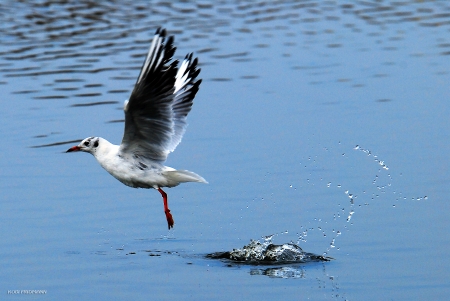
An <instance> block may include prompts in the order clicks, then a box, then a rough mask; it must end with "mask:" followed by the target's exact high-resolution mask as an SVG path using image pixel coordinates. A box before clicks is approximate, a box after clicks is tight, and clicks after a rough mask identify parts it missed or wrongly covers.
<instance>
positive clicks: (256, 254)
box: [206, 235, 332, 265]
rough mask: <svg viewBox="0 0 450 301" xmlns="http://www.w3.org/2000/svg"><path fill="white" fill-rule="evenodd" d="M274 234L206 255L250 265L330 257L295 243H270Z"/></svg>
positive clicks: (315, 260)
mask: <svg viewBox="0 0 450 301" xmlns="http://www.w3.org/2000/svg"><path fill="white" fill-rule="evenodd" d="M273 236H274V235H268V236H264V237H263V239H262V241H259V240H253V239H252V240H250V243H249V244H248V245H245V246H244V247H242V248H240V249H233V251H230V252H216V253H212V254H208V255H206V257H207V258H211V259H227V260H231V261H234V262H237V263H245V264H251V265H262V264H265V265H267V264H292V263H307V262H317V261H330V260H332V258H331V257H326V256H322V255H316V254H313V253H309V252H305V251H303V249H302V248H301V247H300V246H299V245H298V244H296V243H294V242H290V243H284V244H281V245H276V244H273V243H272V238H273Z"/></svg>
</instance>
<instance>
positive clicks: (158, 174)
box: [66, 28, 207, 230]
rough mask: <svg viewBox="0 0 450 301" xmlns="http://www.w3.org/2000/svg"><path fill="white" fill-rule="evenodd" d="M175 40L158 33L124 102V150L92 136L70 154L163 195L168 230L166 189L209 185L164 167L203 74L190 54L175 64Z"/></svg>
mask: <svg viewBox="0 0 450 301" xmlns="http://www.w3.org/2000/svg"><path fill="white" fill-rule="evenodd" d="M173 41H174V38H173V36H169V37H168V38H166V30H165V29H162V28H158V29H157V30H156V33H155V36H154V38H153V41H152V44H151V46H150V49H149V51H148V54H147V57H146V59H145V61H144V64H143V66H142V69H141V72H140V74H139V77H138V78H137V81H136V84H135V86H134V89H133V91H132V92H131V95H130V98H129V100H126V101H125V104H124V112H125V130H124V134H123V138H122V143H121V144H120V145H115V144H112V143H110V142H109V141H108V140H106V139H104V138H101V137H88V138H86V139H84V140H83V141H81V142H80V144H78V145H76V146H73V147H71V148H69V149H68V150H67V151H66V152H78V151H82V152H87V153H90V154H92V155H93V156H94V157H95V159H97V161H98V163H100V165H101V166H102V167H103V168H104V169H106V171H107V172H109V173H110V174H111V175H112V176H113V177H115V178H116V179H117V180H119V181H120V182H122V183H123V184H125V185H127V186H130V187H133V188H153V189H156V190H158V191H159V193H161V196H162V198H163V202H164V213H165V215H166V219H167V225H168V228H169V230H170V229H171V228H173V225H174V221H173V217H172V214H171V213H170V210H169V206H168V202H167V194H166V192H164V190H162V187H175V186H177V185H179V184H180V183H185V182H198V183H207V182H206V180H205V179H204V178H202V177H201V176H199V175H198V174H196V173H193V172H191V171H187V170H176V169H174V168H172V167H168V166H165V165H164V164H163V163H164V161H166V159H167V156H168V155H169V153H170V152H173V151H174V150H175V148H176V147H177V145H178V144H179V143H180V142H181V138H182V137H183V134H184V132H185V131H186V126H187V123H186V117H187V115H188V113H189V112H190V111H191V108H192V103H193V100H194V97H195V94H197V92H198V89H199V87H200V83H201V81H202V80H201V79H197V76H198V74H199V73H200V69H199V68H197V58H195V59H192V53H189V54H188V55H186V57H185V59H184V60H183V62H182V63H181V65H180V67H178V61H177V60H173V55H174V53H175V50H176V48H175V47H174V46H173Z"/></svg>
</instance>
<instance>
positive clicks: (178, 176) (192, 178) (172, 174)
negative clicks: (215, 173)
mask: <svg viewBox="0 0 450 301" xmlns="http://www.w3.org/2000/svg"><path fill="white" fill-rule="evenodd" d="M163 175H164V176H165V177H166V178H167V179H168V180H169V182H171V183H173V184H175V185H174V186H176V185H178V184H179V183H184V182H198V183H206V184H208V182H207V181H206V180H205V179H203V178H202V177H201V176H199V175H198V174H196V173H194V172H192V171H188V170H168V171H164V172H163Z"/></svg>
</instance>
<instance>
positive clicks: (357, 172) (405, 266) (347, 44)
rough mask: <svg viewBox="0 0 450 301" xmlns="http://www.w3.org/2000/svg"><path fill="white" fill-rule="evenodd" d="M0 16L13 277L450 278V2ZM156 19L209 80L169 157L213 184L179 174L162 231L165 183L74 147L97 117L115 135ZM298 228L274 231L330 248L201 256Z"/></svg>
mask: <svg viewBox="0 0 450 301" xmlns="http://www.w3.org/2000/svg"><path fill="white" fill-rule="evenodd" d="M0 20H1V21H2V26H1V27H0V34H1V37H2V38H1V41H0V45H1V47H0V87H1V88H2V104H3V110H2V111H1V112H0V114H1V118H2V121H3V127H2V130H1V132H0V133H1V135H2V141H4V147H3V151H2V153H1V157H0V158H1V159H0V170H1V171H0V177H1V180H2V181H1V182H2V184H1V187H2V188H1V191H2V198H3V202H2V210H1V212H3V213H2V214H0V226H1V227H2V228H3V229H6V230H7V231H6V230H5V231H6V233H4V238H3V240H2V243H1V247H0V252H1V253H0V254H1V258H2V266H3V267H4V273H3V276H0V283H2V284H1V285H0V287H1V288H2V289H3V290H4V292H5V291H7V290H12V289H29V288H30V287H31V288H36V289H47V290H48V291H49V294H50V293H51V294H52V295H53V296H58V297H60V298H62V299H64V298H66V297H67V296H68V295H69V293H70V294H71V295H74V296H77V297H78V298H80V299H87V298H89V299H92V296H94V298H95V299H105V300H106V299H108V300H109V299H117V298H118V297H117V296H122V295H124V296H125V295H126V296H127V297H130V296H132V297H131V299H143V297H145V298H146V299H148V296H149V295H150V294H151V296H155V297H158V298H159V299H164V298H170V299H173V298H180V299H186V296H192V297H191V299H194V298H195V299H201V298H203V299H211V297H213V298H214V299H218V300H229V299H234V298H235V297H241V298H245V299H250V298H255V299H256V298H258V299H260V298H266V299H269V298H271V299H275V298H287V299H290V298H292V297H293V296H304V297H305V298H310V299H347V298H348V299H383V300H384V299H412V298H421V297H423V299H425V298H426V299H436V300H437V299H441V300H442V299H445V298H446V297H447V296H448V294H449V293H450V291H449V289H448V287H447V284H446V279H448V275H449V273H448V270H449V269H450V264H449V261H448V260H446V259H445V258H446V254H445V250H446V249H447V247H448V245H449V244H450V240H449V236H448V234H447V232H448V230H450V229H449V228H450V225H449V223H448V218H447V212H448V210H449V209H450V208H449V207H448V206H449V205H448V204H449V202H448V194H449V193H450V191H449V188H448V185H447V184H448V181H449V180H450V179H449V176H448V170H449V169H450V165H449V160H448V158H447V157H448V152H449V151H450V149H449V144H448V141H449V138H450V133H449V127H448V116H449V114H450V110H449V108H450V106H449V105H448V97H449V90H448V82H449V71H448V70H449V68H450V66H449V60H448V58H449V55H450V38H449V37H450V36H449V35H448V33H449V30H450V4H449V3H448V2H446V1H346V2H342V1H220V2H214V1H201V2H198V3H197V2H194V1H180V2H173V1H3V2H1V4H0ZM159 26H164V27H166V28H167V29H168V31H169V33H170V34H173V35H175V46H177V47H178V51H177V53H176V56H177V58H178V59H181V58H183V57H184V55H185V54H186V53H187V52H191V51H193V52H195V54H196V55H197V56H198V57H199V61H200V66H201V68H202V73H201V76H202V78H203V79H204V82H203V83H202V87H201V90H200V93H199V95H198V97H197V99H196V103H195V105H194V109H193V112H192V114H191V116H190V120H189V121H190V127H189V129H188V131H187V134H186V137H185V139H184V140H183V143H182V144H181V145H180V147H179V148H178V149H177V151H176V152H175V153H174V154H173V155H172V156H171V157H170V159H169V161H170V162H169V163H170V165H172V166H174V167H181V168H187V169H192V170H194V171H196V172H198V173H199V174H202V175H205V177H206V178H207V179H208V180H209V182H210V185H209V186H207V187H205V188H203V187H201V188H199V187H198V186H193V187H191V186H186V187H180V188H179V189H177V190H171V192H170V193H171V194H170V196H171V197H172V200H174V202H173V204H174V205H175V204H176V206H178V207H175V208H171V209H172V210H175V212H176V214H177V215H176V216H177V217H179V220H177V223H178V224H177V225H176V230H175V231H176V232H175V233H169V234H168V235H167V236H164V234H166V233H162V234H161V231H162V228H160V227H159V225H160V220H158V217H159V216H160V214H159V213H160V212H159V211H157V210H156V209H155V208H159V207H156V203H155V202H156V201H155V196H154V194H153V192H154V191H144V190H127V189H128V188H126V187H121V186H119V185H120V183H118V182H117V183H116V182H114V179H110V178H109V176H108V175H107V174H106V173H104V172H103V170H100V168H99V167H98V166H96V165H94V164H93V161H92V160H91V159H92V158H87V157H85V156H83V157H82V156H79V157H67V156H63V155H62V154H61V152H63V151H64V150H65V149H67V147H66V146H64V145H65V144H74V143H77V142H78V141H80V140H81V139H82V138H83V137H87V136H90V135H100V136H104V137H105V138H106V137H108V138H111V141H113V142H115V143H118V142H119V141H120V139H121V135H122V131H123V113H122V103H123V101H124V100H125V99H127V98H128V95H129V91H130V90H131V89H132V87H133V85H134V82H135V80H136V77H137V74H138V73H139V70H140V67H141V64H142V62H143V60H144V57H145V54H146V52H147V50H148V47H149V43H150V41H151V39H152V37H153V33H154V31H155V29H156V28H157V27H159ZM357 145H358V146H357ZM78 160H79V161H78ZM154 203H155V205H154ZM157 205H161V204H159V203H158V204H157ZM286 229H288V230H289V234H286V238H284V237H280V238H279V241H277V243H279V244H281V243H286V242H289V241H291V240H293V241H296V242H298V243H299V245H301V246H302V248H304V250H306V251H311V252H314V253H316V254H326V255H330V256H332V257H334V258H336V260H334V261H331V262H326V263H312V264H308V265H305V266H304V265H301V266H299V265H287V266H282V267H261V268H259V267H258V268H256V267H248V266H235V265H231V268H225V267H224V266H223V264H222V263H221V262H217V263H216V262H215V261H211V260H206V259H204V258H203V257H202V256H200V255H198V254H207V253H212V252H216V251H218V250H230V249H233V248H237V247H240V246H242V245H243V243H242V241H245V242H246V241H248V240H249V239H252V238H253V239H255V238H258V237H260V235H263V234H264V233H266V234H267V233H275V232H280V231H285V230H286ZM341 234H342V235H341ZM161 235H162V236H163V238H158V239H149V238H148V237H159V236H161ZM142 237H144V238H142ZM148 250H152V251H148ZM443 250H444V251H443ZM180 254H181V255H180ZM96 255H101V256H96ZM173 255H176V256H173ZM191 257H193V258H191ZM436 258H438V259H439V263H436V260H434V259H436ZM242 271H244V273H242ZM80 275H82V276H80ZM249 275H265V276H268V277H248V276H249ZM275 278H276V279H275ZM283 278H284V279H291V280H292V279H297V280H298V281H297V282H295V284H292V283H291V282H288V281H289V280H287V281H284V282H276V281H278V280H280V279H283ZM274 281H275V282H274ZM168 283H170V285H168ZM94 287H95V288H94ZM173 287H177V288H178V289H177V290H173V289H172V288H173ZM197 287H198V288H199V289H193V288H197ZM229 288H232V289H231V290H230V289H229ZM186 292H189V294H187V293H186ZM368 292H375V293H370V294H369V293H368ZM444 296H445V297H444ZM7 297H10V296H7ZM119 298H120V297H119Z"/></svg>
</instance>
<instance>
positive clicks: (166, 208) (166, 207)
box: [158, 187, 174, 230]
mask: <svg viewBox="0 0 450 301" xmlns="http://www.w3.org/2000/svg"><path fill="white" fill-rule="evenodd" d="M158 191H159V193H161V195H162V197H163V201H164V213H165V214H166V219H167V226H168V227H169V230H170V228H173V224H174V222H173V217H172V214H171V213H170V209H169V205H168V204H167V194H166V193H165V192H164V190H162V189H161V188H159V187H158Z"/></svg>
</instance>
